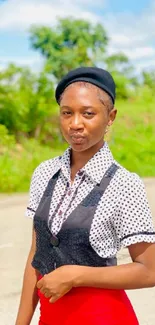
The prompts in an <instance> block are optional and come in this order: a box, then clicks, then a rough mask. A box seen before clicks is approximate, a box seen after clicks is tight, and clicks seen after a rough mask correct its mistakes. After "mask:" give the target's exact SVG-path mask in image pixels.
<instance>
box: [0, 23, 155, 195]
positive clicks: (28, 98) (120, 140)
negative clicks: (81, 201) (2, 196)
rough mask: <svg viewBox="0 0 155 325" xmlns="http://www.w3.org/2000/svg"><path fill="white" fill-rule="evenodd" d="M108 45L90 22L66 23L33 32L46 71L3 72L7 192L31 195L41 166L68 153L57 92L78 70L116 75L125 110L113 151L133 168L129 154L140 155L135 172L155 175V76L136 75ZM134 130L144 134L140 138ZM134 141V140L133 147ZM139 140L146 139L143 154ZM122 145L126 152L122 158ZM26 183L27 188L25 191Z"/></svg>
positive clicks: (0, 138)
mask: <svg viewBox="0 0 155 325" xmlns="http://www.w3.org/2000/svg"><path fill="white" fill-rule="evenodd" d="M108 45H109V37H108V35H107V32H106V30H105V29H104V27H103V26H102V25H101V24H96V25H94V24H91V23H89V22H87V21H84V20H73V19H71V18H68V19H60V20H59V21H58V23H57V25H56V26H55V27H53V28H49V27H44V26H43V27H32V28H31V30H30V46H31V47H32V48H33V49H34V50H36V51H38V52H40V53H41V54H42V56H43V57H44V62H45V64H44V67H43V69H42V71H40V72H38V73H34V72H32V71H31V70H30V69H29V68H22V67H19V66H15V65H14V64H10V65H9V66H8V67H7V68H6V69H5V70H1V71H0V169H1V171H0V173H1V174H0V176H1V177H0V179H1V181H0V191H1V192H2V191H15V190H27V187H28V182H29V178H30V173H31V172H32V171H33V169H34V167H35V166H36V165H37V164H38V163H39V161H42V160H43V159H47V158H50V157H51V156H52V155H55V153H56V152H55V150H57V151H58V152H60V151H61V150H62V148H64V147H65V143H64V142H63V139H62V137H61V134H60V132H59V121H58V106H57V105H56V102H55V99H54V89H55V85H56V83H57V82H58V81H59V80H60V79H61V77H62V76H63V75H64V74H65V73H66V72H68V71H69V70H70V69H73V68H76V67H78V66H101V67H103V68H106V69H107V70H109V71H110V72H111V73H112V75H113V77H114V79H115V82H116V85H117V102H116V105H118V106H120V107H121V109H120V110H119V111H120V113H119V114H118V122H117V123H116V126H114V128H113V130H112V133H111V134H110V135H109V142H110V145H111V147H112V148H113V150H114V154H115V153H116V155H115V156H117V157H118V159H119V160H120V162H123V163H124V165H125V166H128V165H129V158H131V153H130V154H129V151H131V150H133V151H134V157H135V158H134V157H132V158H133V159H134V161H133V159H132V166H131V165H130V169H131V170H132V169H133V170H134V171H138V172H139V173H140V174H141V175H142V176H143V175H144V176H145V175H146V176H149V175H154V174H155V172H154V171H153V170H152V169H151V170H150V168H148V167H147V162H146V156H147V159H149V161H148V164H151V166H152V167H153V164H152V162H151V161H153V160H151V159H152V158H151V157H152V155H153V154H154V149H153V148H152V145H153V146H154V144H155V143H154V138H155V129H154V122H153V121H154V120H155V119H154V118H155V113H154V104H155V97H154V91H155V71H149V72H148V71H142V72H141V75H140V76H136V70H135V68H134V67H133V66H132V65H131V63H130V61H129V59H128V58H127V56H126V55H125V54H123V53H115V54H113V55H111V56H109V55H108V54H107V53H108ZM118 109H119V107H118ZM121 123H122V124H121ZM129 125H130V128H129ZM119 128H121V130H122V132H123V133H122V132H121V131H120V129H119ZM126 130H128V133H127V134H126ZM133 130H135V131H136V130H139V131H138V134H137V133H134V132H133ZM142 133H143V134H142ZM123 134H124V136H123ZM131 137H134V139H133V140H132V146H130V140H129V139H131ZM137 137H140V138H141V137H142V141H141V142H140V147H139V148H138V146H139V145H138V144H137V145H136V143H137V141H138V139H137ZM116 139H117V144H116V143H115V140H116ZM125 139H126V140H125ZM138 143H139V141H138ZM150 144H151V147H150ZM116 145H117V146H121V150H120V151H119V153H118V150H116ZM142 147H144V149H145V150H144V152H143V155H142V156H143V159H144V156H145V159H144V160H145V162H144V163H143V168H141V167H140V162H142V161H143V159H142V157H141V158H140V159H138V158H137V156H138V155H139V152H140V151H141V149H142ZM154 147H155V146H154ZM127 152H128V154H127ZM23 157H24V158H23ZM26 157H27V158H26ZM150 158H151V159H150ZM22 159H24V160H26V159H27V162H29V163H28V166H29V169H28V167H27V168H26V167H25V166H24V167H23V168H25V169H24V170H26V175H28V178H27V181H25V176H24V175H25V174H24V175H23V176H22V177H23V178H22V180H21V179H20V176H19V173H20V172H19V171H20V170H21V166H22ZM20 161H21V166H19V165H20ZM32 161H33V163H32V164H31V162H32ZM135 161H137V164H136V166H135V163H134V162H135ZM153 163H154V161H153ZM130 164H131V160H130ZM12 166H14V170H12V169H11V168H13V167H12ZM4 167H5V171H4ZM152 167H151V168H152ZM151 171H152V172H151ZM10 173H11V175H12V176H10ZM16 174H17V175H16ZM14 175H15V180H16V181H17V182H16V183H18V184H16V186H14V185H12V184H15V180H14V179H10V178H9V177H13V178H14ZM21 182H23V184H25V185H23V186H21ZM4 183H5V186H4Z"/></svg>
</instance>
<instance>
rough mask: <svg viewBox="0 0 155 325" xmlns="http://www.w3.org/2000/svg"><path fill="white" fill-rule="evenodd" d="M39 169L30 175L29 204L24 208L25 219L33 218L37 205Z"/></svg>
mask: <svg viewBox="0 0 155 325" xmlns="http://www.w3.org/2000/svg"><path fill="white" fill-rule="evenodd" d="M38 181H39V167H37V168H36V169H35V171H34V173H33V175H32V178H31V183H30V191H29V202H28V206H27V208H26V212H25V214H26V217H29V218H33V217H34V214H35V212H36V210H37V207H38V204H39V195H38Z"/></svg>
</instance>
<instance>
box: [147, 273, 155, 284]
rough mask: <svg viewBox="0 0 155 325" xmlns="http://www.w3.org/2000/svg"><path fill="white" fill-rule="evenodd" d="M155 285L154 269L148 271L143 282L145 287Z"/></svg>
mask: <svg viewBox="0 0 155 325" xmlns="http://www.w3.org/2000/svg"><path fill="white" fill-rule="evenodd" d="M153 287H155V271H154V272H152V271H151V272H150V271H149V272H148V274H147V277H146V282H145V288H153Z"/></svg>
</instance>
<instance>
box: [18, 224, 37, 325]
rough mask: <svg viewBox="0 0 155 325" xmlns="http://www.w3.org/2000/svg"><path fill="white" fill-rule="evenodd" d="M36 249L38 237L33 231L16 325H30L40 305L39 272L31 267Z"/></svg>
mask: <svg viewBox="0 0 155 325" xmlns="http://www.w3.org/2000/svg"><path fill="white" fill-rule="evenodd" d="M35 248H36V235H35V231H34V230H33V234H32V245H31V249H30V252H29V255H28V259H27V263H26V267H25V272H24V279H23V288H22V294H21V300H20V306H19V310H18V315H17V319H16V323H15V325H29V324H30V321H31V319H32V316H33V314H34V311H35V308H36V306H37V303H38V296H37V287H36V283H37V275H38V274H37V271H36V270H35V269H34V268H33V267H32V266H31V262H32V258H33V255H34V253H35Z"/></svg>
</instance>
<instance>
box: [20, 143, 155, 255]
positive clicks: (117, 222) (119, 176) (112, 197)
mask: <svg viewBox="0 0 155 325" xmlns="http://www.w3.org/2000/svg"><path fill="white" fill-rule="evenodd" d="M70 150H71V149H70V148H68V149H67V150H66V151H65V152H64V154H63V155H62V156H60V157H56V158H54V159H50V160H47V161H45V162H43V163H41V164H40V165H39V166H38V167H37V168H36V170H35V171H34V173H33V176H32V180H31V186H30V199H29V205H28V207H27V210H26V215H27V216H28V217H31V218H33V216H34V214H35V211H36V209H37V207H38V204H39V202H40V200H41V197H42V195H43V193H44V190H45V188H46V186H47V184H48V181H49V180H50V178H51V177H52V176H53V175H54V174H55V173H56V172H57V171H58V170H59V169H60V170H61V171H60V174H59V178H58V180H57V183H56V186H55V189H54V192H53V196H52V200H51V206H50V213H49V225H50V227H51V232H52V233H54V234H57V233H58V232H59V230H60V229H61V226H62V223H63V222H64V221H65V220H66V219H67V217H68V216H69V215H70V213H71V212H72V211H73V210H74V209H75V208H76V207H77V206H78V204H79V203H80V202H81V201H82V200H83V199H84V198H85V197H86V196H87V195H88V193H90V191H91V190H92V189H93V187H94V186H95V185H96V184H98V183H100V181H101V179H102V177H103V175H104V174H105V172H106V171H107V169H108V168H109V167H110V165H111V164H112V163H115V164H116V165H118V166H119V167H120V168H118V170H117V172H116V174H115V175H114V177H113V178H112V180H111V182H110V184H109V186H108V187H107V189H106V191H105V192H104V194H103V196H102V197H101V199H100V201H99V204H98V206H97V209H96V212H95V215H94V218H93V222H92V225H91V229H90V235H89V240H90V244H91V246H92V247H93V249H94V250H95V251H96V253H97V254H98V255H99V256H101V257H103V258H106V257H113V256H116V254H117V252H118V250H120V248H121V247H126V246H129V245H131V244H135V243H138V242H143V241H144V242H150V243H151V242H152V243H153V242H155V230H154V227H153V221H152V216H151V212H150V209H149V206H148V201H147V198H146V193H145V188H144V185H143V182H142V181H141V179H140V178H139V176H138V175H137V174H135V173H131V172H129V171H127V170H126V169H125V168H123V167H122V166H120V165H119V164H118V163H117V162H116V161H115V160H114V158H113V156H112V153H111V151H110V150H109V147H108V145H107V143H105V144H104V146H103V147H102V148H101V149H100V150H99V151H98V152H97V153H96V154H95V155H94V156H93V157H92V158H91V159H90V160H89V161H88V162H87V164H86V165H85V166H84V167H83V168H82V169H80V170H79V171H78V173H77V174H76V176H75V179H74V182H73V184H71V180H70ZM53 216H54V218H53V222H52V223H51V222H50V219H51V217H53Z"/></svg>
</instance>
